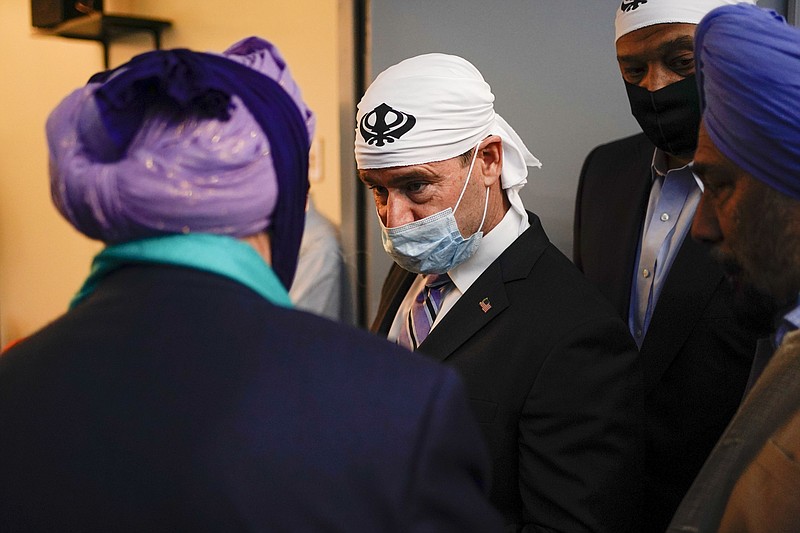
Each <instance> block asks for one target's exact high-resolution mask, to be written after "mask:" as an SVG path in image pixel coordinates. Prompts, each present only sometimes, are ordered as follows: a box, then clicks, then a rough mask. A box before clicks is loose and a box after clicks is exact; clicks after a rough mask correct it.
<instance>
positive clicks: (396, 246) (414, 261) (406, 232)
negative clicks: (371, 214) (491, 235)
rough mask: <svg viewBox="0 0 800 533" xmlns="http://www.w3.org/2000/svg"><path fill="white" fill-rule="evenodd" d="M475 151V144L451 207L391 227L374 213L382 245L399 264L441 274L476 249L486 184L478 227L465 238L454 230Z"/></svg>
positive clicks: (487, 198) (421, 272)
mask: <svg viewBox="0 0 800 533" xmlns="http://www.w3.org/2000/svg"><path fill="white" fill-rule="evenodd" d="M477 155H478V148H477V147H476V148H475V154H474V155H473V156H472V163H471V164H470V166H469V173H468V174H467V180H466V181H465V182H464V188H463V189H461V194H460V195H459V197H458V201H457V202H456V206H455V207H454V208H453V207H448V208H447V209H445V210H444V211H439V212H438V213H434V214H433V215H431V216H429V217H425V218H423V219H421V220H415V221H414V222H410V223H408V224H404V225H402V226H397V227H395V228H387V227H386V226H384V225H383V221H380V217H378V220H379V221H380V223H381V240H382V241H383V249H384V250H386V253H387V254H389V255H390V256H391V257H392V259H394V262H395V263H397V264H398V265H399V266H401V267H403V268H404V269H406V270H408V271H410V272H416V273H417V274H444V273H445V272H448V271H450V270H451V269H452V268H454V267H456V266H458V265H460V264H461V263H463V262H464V261H466V260H467V259H469V258H470V257H472V255H473V254H474V253H475V251H476V250H477V249H478V246H479V245H480V243H481V239H482V238H483V232H482V231H481V230H482V229H483V223H484V222H485V221H486V210H487V209H488V207H489V187H486V200H485V202H484V207H483V219H482V220H481V225H480V227H479V228H478V231H476V232H475V233H473V234H472V235H471V236H470V237H469V238H467V239H465V238H464V237H463V236H462V235H461V232H460V231H459V230H458V223H456V216H455V213H456V210H457V209H458V206H459V204H460V203H461V198H463V197H464V192H465V191H466V190H467V185H468V184H469V180H470V178H471V177H472V168H473V167H474V166H475V159H476V157H477Z"/></svg>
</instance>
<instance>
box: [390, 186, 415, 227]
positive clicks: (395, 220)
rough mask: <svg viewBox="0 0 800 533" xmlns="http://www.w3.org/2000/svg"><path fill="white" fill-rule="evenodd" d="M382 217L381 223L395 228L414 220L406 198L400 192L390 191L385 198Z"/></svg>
mask: <svg viewBox="0 0 800 533" xmlns="http://www.w3.org/2000/svg"><path fill="white" fill-rule="evenodd" d="M383 218H384V220H383V225H384V226H386V227H387V228H396V227H397V226H402V225H403V224H408V223H409V222H414V214H413V212H412V211H411V207H410V206H409V205H408V199H407V198H405V196H404V195H402V194H400V193H393V192H390V193H389V194H388V196H387V198H386V208H385V210H384V217H383Z"/></svg>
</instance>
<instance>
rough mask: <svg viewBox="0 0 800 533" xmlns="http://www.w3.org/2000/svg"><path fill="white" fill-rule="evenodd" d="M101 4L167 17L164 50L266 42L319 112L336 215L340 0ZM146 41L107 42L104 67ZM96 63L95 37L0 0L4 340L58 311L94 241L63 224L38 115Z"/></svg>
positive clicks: (322, 202)
mask: <svg viewBox="0 0 800 533" xmlns="http://www.w3.org/2000/svg"><path fill="white" fill-rule="evenodd" d="M221 6H222V7H224V8H226V9H225V10H224V11H223V10H221V9H220V7H221ZM234 6H235V7H234ZM105 10H106V12H108V13H113V14H125V13H127V14H132V15H138V16H145V17H147V16H149V17H156V18H163V19H169V20H171V21H172V22H173V25H174V26H173V28H172V29H170V30H168V31H167V32H165V34H164V36H163V46H164V47H165V48H173V47H186V48H191V49H195V50H200V51H221V50H223V49H224V48H226V47H227V46H228V45H230V44H232V43H233V42H234V41H236V40H238V39H240V38H242V37H246V36H249V35H259V36H261V37H264V38H267V39H269V40H271V41H272V42H273V43H275V44H276V45H277V46H278V48H279V49H280V50H281V52H282V53H283V55H284V57H285V58H286V61H287V63H288V64H289V66H290V68H291V69H292V72H293V74H294V77H295V79H296V80H297V81H298V84H299V85H300V87H301V89H302V91H303V95H304V97H305V100H306V101H307V102H308V103H309V105H310V107H311V108H312V109H313V110H314V111H315V112H316V113H317V141H319V140H320V139H322V146H323V150H322V153H323V160H324V164H323V165H322V181H320V182H318V183H314V184H313V185H312V195H313V196H314V199H315V204H316V205H317V207H318V208H319V210H320V211H322V212H323V213H324V214H325V215H327V216H328V217H329V218H331V219H332V220H333V221H334V222H336V223H339V222H340V221H341V212H340V211H341V208H340V206H341V200H340V180H339V149H340V147H339V87H338V83H339V75H340V72H339V69H338V65H339V58H338V50H339V43H338V38H339V35H338V30H337V10H338V1H337V0H292V1H289V2H287V1H285V0H239V1H237V2H235V3H220V2H217V1H215V0H191V1H187V0H116V1H114V0H106V2H105ZM151 46H152V45H151V40H150V39H149V38H148V37H146V36H136V37H129V38H126V39H124V40H123V41H122V42H120V43H117V44H113V45H112V47H111V66H112V67H114V66H117V65H119V64H121V63H124V62H125V61H127V60H128V59H130V57H132V56H133V55H135V54H138V53H141V52H145V51H147V50H149V49H150V48H151ZM102 68H103V65H102V53H101V47H100V45H99V44H97V43H93V42H88V41H73V40H69V39H64V38H58V37H49V36H41V35H34V34H33V32H32V30H31V25H30V2H29V1H28V0H2V1H0V73H2V80H3V81H2V83H0V106H1V107H0V109H2V113H0V116H2V120H0V343H2V344H5V343H6V342H9V341H12V340H14V339H16V338H18V337H21V336H25V335H29V334H30V333H32V332H33V331H35V330H36V329H38V328H40V327H41V326H43V325H44V324H46V323H47V322H49V321H51V320H52V319H54V318H55V317H57V316H58V315H59V314H61V313H62V312H63V311H64V310H65V309H66V306H67V303H68V302H69V299H70V298H71V296H72V295H73V294H74V292H75V291H76V290H77V288H78V287H79V286H80V284H81V283H82V281H83V279H84V278H85V276H86V274H87V272H88V267H89V263H90V261H91V257H92V256H93V255H94V254H95V253H96V252H97V251H98V250H99V249H100V244H99V243H97V242H94V241H90V240H89V239H86V238H84V237H83V236H81V235H80V234H78V233H77V232H75V231H74V230H73V229H72V228H71V226H69V225H68V224H67V223H66V222H64V221H63V220H62V219H61V218H60V215H59V214H58V212H57V211H56V210H55V208H54V207H53V206H52V203H51V202H50V193H49V185H48V175H47V150H46V143H45V136H44V123H45V120H46V118H47V115H48V114H49V112H50V111H51V110H52V109H53V107H55V106H56V105H57V104H58V102H59V101H60V100H61V98H63V97H64V96H66V95H67V93H69V92H70V91H71V90H72V89H74V88H76V87H78V86H80V85H82V84H84V83H85V82H86V80H87V79H88V77H89V76H90V75H91V74H93V73H94V72H97V71H99V70H102Z"/></svg>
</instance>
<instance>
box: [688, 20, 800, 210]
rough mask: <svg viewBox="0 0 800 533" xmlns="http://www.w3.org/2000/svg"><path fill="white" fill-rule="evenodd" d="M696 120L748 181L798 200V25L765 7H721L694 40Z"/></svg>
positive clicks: (799, 173) (799, 88) (699, 30)
mask: <svg viewBox="0 0 800 533" xmlns="http://www.w3.org/2000/svg"><path fill="white" fill-rule="evenodd" d="M695 47H696V53H695V55H696V59H697V65H698V66H697V72H698V74H697V79H698V83H699V84H700V100H701V106H702V107H703V109H704V112H703V122H704V124H705V128H706V130H707V131H708V135H709V137H710V138H711V141H712V142H713V143H714V145H715V146H716V147H717V148H718V149H719V151H720V152H722V153H723V154H724V155H725V156H726V157H728V158H729V159H730V160H731V161H733V162H734V163H736V164H737V165H738V166H739V167H740V168H742V169H743V170H745V171H746V172H748V173H749V174H750V175H752V176H753V177H754V178H756V179H758V180H760V181H762V182H764V183H766V184H767V185H769V186H770V187H772V188H774V189H776V190H778V191H780V192H782V193H784V194H786V195H788V196H791V197H793V198H796V199H800V104H799V103H798V102H800V30H798V29H797V28H793V27H792V26H789V25H788V24H787V23H786V21H785V20H784V19H783V17H781V16H780V15H778V14H777V13H775V12H774V11H770V10H767V9H762V8H759V7H756V6H752V5H745V4H740V5H735V6H726V7H722V8H719V9H716V10H714V11H712V12H711V13H709V15H708V16H707V17H706V18H704V19H703V21H702V22H701V23H700V25H699V26H698V28H697V34H696V37H695Z"/></svg>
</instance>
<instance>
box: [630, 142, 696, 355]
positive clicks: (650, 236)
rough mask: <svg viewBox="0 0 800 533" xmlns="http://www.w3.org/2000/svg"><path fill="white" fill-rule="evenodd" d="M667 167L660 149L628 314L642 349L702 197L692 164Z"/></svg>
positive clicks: (641, 237)
mask: <svg viewBox="0 0 800 533" xmlns="http://www.w3.org/2000/svg"><path fill="white" fill-rule="evenodd" d="M666 168H667V163H666V154H664V152H662V151H661V150H658V149H657V150H656V152H655V154H654V156H653V164H652V165H651V178H652V180H653V185H652V188H651V189H650V200H649V202H648V205H647V215H646V217H645V220H644V227H643V228H642V234H641V236H640V238H639V248H638V253H637V258H636V264H635V268H634V271H633V282H632V284H631V301H630V311H629V315H628V327H629V328H630V331H631V335H633V338H634V340H635V341H636V345H637V346H639V347H640V348H641V346H642V342H643V341H644V337H645V335H646V334H647V328H648V327H649V326H650V319H651V318H652V315H653V310H654V309H655V307H656V303H658V298H659V296H660V295H661V290H662V289H663V288H664V283H665V282H666V279H667V274H668V273H669V270H670V268H671V267H672V263H673V262H674V261H675V256H677V254H678V250H680V248H681V244H683V240H684V239H685V238H686V237H687V235H688V233H689V230H690V228H691V226H692V218H693V217H694V213H695V211H696V210H697V204H698V203H699V202H700V196H701V195H702V189H701V188H700V182H699V181H698V180H697V178H696V177H695V175H694V173H693V172H692V168H691V163H689V164H688V165H686V166H683V167H681V168H676V169H673V170H666Z"/></svg>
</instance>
